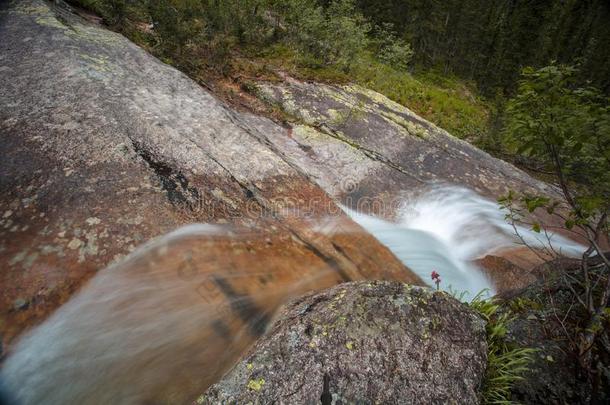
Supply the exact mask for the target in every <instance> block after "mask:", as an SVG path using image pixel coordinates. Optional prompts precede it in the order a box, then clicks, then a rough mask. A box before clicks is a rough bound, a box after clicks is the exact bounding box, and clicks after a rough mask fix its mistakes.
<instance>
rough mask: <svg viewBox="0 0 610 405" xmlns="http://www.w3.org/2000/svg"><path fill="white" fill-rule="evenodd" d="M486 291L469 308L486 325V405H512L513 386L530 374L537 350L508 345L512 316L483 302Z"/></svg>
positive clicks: (490, 302)
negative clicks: (477, 314) (529, 366)
mask: <svg viewBox="0 0 610 405" xmlns="http://www.w3.org/2000/svg"><path fill="white" fill-rule="evenodd" d="M483 295H484V291H483V292H480V293H479V294H477V296H475V297H474V298H473V300H472V301H471V302H470V306H471V307H472V308H473V309H474V310H476V311H477V312H478V313H479V314H481V316H482V317H483V318H484V319H485V320H486V321H487V325H486V332H487V370H486V373H485V380H484V381H483V386H482V388H481V400H482V403H483V404H510V403H511V401H510V390H511V387H512V385H513V384H514V383H515V382H517V381H519V380H520V379H522V378H523V377H522V375H523V374H524V373H525V372H527V371H528V365H529V363H530V362H531V360H532V355H533V354H534V353H535V350H534V349H529V348H521V347H515V346H514V345H511V344H509V343H508V342H507V339H506V335H507V333H508V325H509V323H510V322H511V321H512V318H511V314H510V312H501V311H499V309H500V305H499V304H498V303H497V302H496V301H495V300H493V299H484V298H483Z"/></svg>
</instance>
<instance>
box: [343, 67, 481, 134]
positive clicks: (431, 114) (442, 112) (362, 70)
mask: <svg viewBox="0 0 610 405" xmlns="http://www.w3.org/2000/svg"><path fill="white" fill-rule="evenodd" d="M350 77H351V78H352V80H354V81H356V82H357V83H358V84H360V85H362V86H365V87H368V88H370V89H372V90H375V91H377V92H379V93H381V94H383V95H385V96H387V97H388V98H390V99H392V100H394V101H396V102H397V103H399V104H402V105H405V106H408V107H409V108H410V109H412V110H413V111H415V112H416V113H418V114H420V115H421V116H422V117H424V118H426V119H428V120H430V121H432V122H433V123H435V124H436V125H438V126H440V127H441V128H443V129H445V130H447V131H449V132H450V133H451V134H453V135H455V136H457V137H459V138H462V139H469V140H476V139H479V138H481V137H483V136H484V134H485V133H486V131H487V124H488V118H489V112H488V111H489V106H488V104H487V103H486V102H484V101H483V100H481V99H477V98H476V97H474V96H473V94H472V91H471V89H470V87H469V86H468V85H466V84H464V82H463V81H460V80H458V79H456V78H454V77H453V78H452V77H447V76H445V77H442V78H441V77H440V75H438V74H435V73H433V72H428V73H427V74H425V75H418V76H416V75H412V74H409V73H407V72H405V71H403V70H400V69H396V68H393V67H391V66H389V65H387V64H385V63H381V62H379V61H377V60H376V59H375V58H374V57H372V56H370V55H369V56H368V57H363V58H362V59H361V60H360V62H359V63H358V64H356V65H354V66H353V68H352V71H351V72H350Z"/></svg>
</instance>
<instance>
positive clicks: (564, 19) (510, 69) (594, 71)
mask: <svg viewBox="0 0 610 405" xmlns="http://www.w3.org/2000/svg"><path fill="white" fill-rule="evenodd" d="M358 4H359V6H360V9H361V10H362V12H363V13H364V14H365V15H366V16H367V17H369V18H370V19H371V21H373V23H375V24H381V23H393V24H394V26H395V28H396V30H397V31H398V34H399V35H400V36H402V37H404V38H407V39H408V40H409V42H410V43H411V45H412V46H413V49H414V50H415V60H414V62H415V63H416V64H417V65H420V66H424V67H425V68H426V69H429V68H442V69H443V71H444V72H445V73H453V74H457V75H458V76H460V77H462V78H464V79H467V80H475V81H476V82H477V84H478V87H479V88H480V89H481V90H482V91H483V92H484V94H486V95H487V96H491V97H495V95H496V93H497V91H498V90H499V91H500V92H501V93H504V94H511V93H512V91H513V90H514V88H515V87H516V81H517V79H518V77H519V71H520V69H521V68H522V67H523V66H537V67H539V66H545V65H548V64H549V63H550V61H551V60H553V59H559V60H560V61H561V62H564V63H574V61H576V60H581V61H582V71H581V73H580V74H579V75H578V80H579V82H580V83H585V82H586V81H589V80H591V81H592V83H594V84H595V86H596V87H598V88H600V89H602V90H603V91H604V92H605V93H606V94H608V93H609V92H610V25H609V24H608V21H610V2H608V1H606V0H590V1H580V0H565V1H553V0H538V1H513V0H495V1H489V0H358Z"/></svg>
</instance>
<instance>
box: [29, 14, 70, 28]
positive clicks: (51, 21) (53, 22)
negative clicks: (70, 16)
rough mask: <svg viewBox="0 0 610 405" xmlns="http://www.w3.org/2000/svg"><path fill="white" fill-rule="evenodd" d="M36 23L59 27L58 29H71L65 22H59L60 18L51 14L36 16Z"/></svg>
mask: <svg viewBox="0 0 610 405" xmlns="http://www.w3.org/2000/svg"><path fill="white" fill-rule="evenodd" d="M36 24H38V25H44V26H46V27H53V28H57V29H60V30H68V29H69V28H68V27H66V26H65V25H64V24H62V23H61V22H59V20H58V19H57V18H55V17H53V16H50V15H44V16H41V17H37V18H36Z"/></svg>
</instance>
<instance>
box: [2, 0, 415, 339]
mask: <svg viewBox="0 0 610 405" xmlns="http://www.w3.org/2000/svg"><path fill="white" fill-rule="evenodd" d="M1 7H2V8H1V10H0V37H1V38H2V41H0V75H1V77H2V80H1V81H0V139H1V140H0V153H1V155H2V159H1V160H0V173H1V174H2V175H1V176H0V268H2V271H1V273H0V284H1V285H2V286H3V290H2V293H1V296H0V313H1V314H2V322H0V332H2V335H3V336H4V339H5V340H11V339H12V338H13V337H14V336H15V335H17V334H18V333H20V331H21V330H22V329H23V327H25V326H27V325H31V324H32V323H35V322H37V321H38V320H40V319H41V318H43V317H45V316H46V315H47V314H48V313H49V311H51V310H52V309H54V308H56V307H57V306H58V305H60V304H61V303H62V302H64V301H65V300H66V299H67V298H68V297H69V296H70V295H72V293H73V292H74V291H76V290H77V289H78V288H79V287H80V286H81V285H82V283H83V282H84V280H86V279H88V278H89V277H91V276H92V275H93V274H94V273H95V272H96V271H97V270H98V269H102V268H104V267H105V266H107V265H108V264H109V263H112V262H113V261H116V260H119V259H120V258H121V257H123V256H124V255H125V254H127V253H129V252H130V251H132V250H134V249H135V248H136V246H138V245H139V244H141V243H143V242H145V241H147V240H149V239H150V238H152V237H154V236H157V235H160V234H163V233H166V232H168V231H170V230H172V229H175V228H176V227H178V226H180V225H182V224H185V223H191V222H208V223H232V224H237V225H239V226H245V227H249V228H252V229H254V228H256V229H258V230H259V231H260V232H261V233H262V234H263V235H264V234H265V233H270V234H273V235H276V236H278V235H279V236H282V237H283V238H284V239H285V240H286V244H288V245H294V247H295V249H294V250H295V251H300V253H299V254H300V255H301V256H300V257H301V258H303V260H304V261H305V262H313V263H315V264H316V265H317V266H318V267H328V266H330V267H333V268H335V269H337V271H340V272H341V274H342V275H343V276H344V277H346V278H347V279H359V278H365V277H368V276H369V275H373V274H374V275H375V276H376V277H381V278H384V276H383V275H382V274H378V270H376V269H380V268H382V267H383V268H384V269H385V270H383V271H382V272H390V273H393V274H394V275H393V276H391V277H390V278H393V277H404V278H406V279H408V280H405V281H409V280H410V281H413V282H416V283H417V282H419V281H418V280H417V277H415V276H412V275H411V274H410V273H409V272H408V271H407V270H406V269H405V267H404V266H403V265H402V264H401V263H400V262H399V261H398V260H397V259H395V258H394V257H393V255H392V254H391V253H390V252H389V251H387V249H385V248H384V247H383V246H381V245H380V244H379V243H378V242H376V241H375V240H374V239H373V238H372V237H370V236H369V235H367V234H366V233H364V232H362V230H361V229H360V228H359V227H357V226H356V228H353V227H352V225H353V223H352V222H351V221H350V220H349V219H348V218H347V217H345V216H343V215H341V214H340V213H339V212H340V211H339V209H338V208H337V206H336V205H335V203H334V202H333V200H332V199H331V198H330V197H329V196H328V195H327V194H326V193H325V191H324V190H323V189H321V188H320V187H319V186H318V185H316V184H315V183H314V182H312V181H311V178H310V176H309V174H308V173H305V172H304V171H303V170H302V169H301V168H299V167H297V166H295V165H293V164H292V163H291V162H290V161H288V160H287V159H286V158H285V156H284V155H283V154H281V153H279V152H278V151H277V150H276V148H275V147H274V146H273V145H272V144H271V143H270V142H268V141H267V140H266V134H267V133H276V132H281V131H282V130H283V129H282V128H281V127H279V126H278V125H276V124H275V123H273V122H272V121H270V120H267V119H264V118H259V117H253V116H251V115H247V114H241V113H238V112H235V111H234V110H232V109H230V108H228V107H227V106H225V105H224V104H223V103H221V102H220V101H219V100H217V99H216V98H214V97H213V96H212V95H210V94H209V93H208V92H206V91H205V90H203V89H202V88H201V87H200V86H198V85H197V84H196V83H195V82H193V81H192V80H190V79H189V78H187V77H186V76H185V75H184V74H182V73H180V72H179V71H177V70H176V69H174V68H172V67H170V66H167V65H165V64H163V63H161V62H160V61H158V60H157V59H155V58H154V57H152V56H151V55H149V54H148V53H147V52H145V51H144V50H142V49H141V48H139V47H137V46H136V45H134V44H133V43H131V42H130V41H128V40H127V39H125V38H124V37H123V36H121V35H119V34H117V33H114V32H110V31H108V30H106V29H104V28H103V27H100V26H96V25H94V24H91V23H89V22H86V21H84V20H82V19H81V18H79V17H77V16H75V15H73V14H70V13H69V12H67V11H66V10H64V9H62V8H60V7H57V6H56V5H55V4H54V3H47V2H44V1H42V0H26V1H17V2H3V3H2V5H1ZM329 215H332V216H333V217H335V218H338V221H337V222H335V225H336V227H335V231H333V230H330V231H328V232H325V233H320V232H316V231H315V229H314V228H315V225H314V224H315V223H316V221H317V220H318V219H320V218H324V217H327V216H329ZM342 225H345V226H347V228H349V229H350V231H349V233H347V232H343V231H340V228H341V226H342ZM261 238H262V239H263V240H264V238H265V236H262V237H261ZM300 246H306V247H307V248H306V249H300ZM283 248H286V247H279V246H278V249H283ZM288 249H289V250H290V248H289V247H288ZM382 264H383V266H382ZM363 272H364V273H367V272H370V274H368V275H366V276H365V275H364V273H363ZM388 274H389V273H387V274H386V275H388ZM18 298H22V299H24V300H26V301H27V302H28V303H29V305H28V307H27V308H22V309H20V310H19V311H14V310H12V307H13V302H14V301H15V300H16V299H18Z"/></svg>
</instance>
